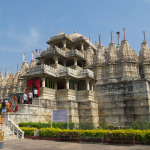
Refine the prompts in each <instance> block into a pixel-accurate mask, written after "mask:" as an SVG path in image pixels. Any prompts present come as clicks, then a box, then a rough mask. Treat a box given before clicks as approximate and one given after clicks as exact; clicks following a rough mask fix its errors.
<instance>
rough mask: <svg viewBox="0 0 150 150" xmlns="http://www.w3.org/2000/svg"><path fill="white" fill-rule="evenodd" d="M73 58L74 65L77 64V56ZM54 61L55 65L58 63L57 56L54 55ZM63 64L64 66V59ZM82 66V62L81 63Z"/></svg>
mask: <svg viewBox="0 0 150 150" xmlns="http://www.w3.org/2000/svg"><path fill="white" fill-rule="evenodd" d="M73 60H74V66H77V61H78V58H76V57H75V58H73ZM54 61H55V65H57V64H58V56H55V57H54ZM64 66H65V67H66V61H65V60H64ZM82 66H83V64H82Z"/></svg>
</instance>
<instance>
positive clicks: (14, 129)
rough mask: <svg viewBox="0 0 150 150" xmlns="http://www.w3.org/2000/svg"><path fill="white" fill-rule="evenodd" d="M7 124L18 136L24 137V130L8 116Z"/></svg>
mask: <svg viewBox="0 0 150 150" xmlns="http://www.w3.org/2000/svg"><path fill="white" fill-rule="evenodd" d="M8 125H9V127H10V129H11V130H12V131H13V133H14V134H15V135H17V137H18V138H22V139H24V131H22V130H21V129H20V128H19V127H18V126H17V125H16V124H15V123H14V122H13V120H11V119H10V118H8Z"/></svg>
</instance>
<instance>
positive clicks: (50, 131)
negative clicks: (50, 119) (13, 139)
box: [38, 128, 62, 138]
mask: <svg viewBox="0 0 150 150" xmlns="http://www.w3.org/2000/svg"><path fill="white" fill-rule="evenodd" d="M61 131H62V130H61V129H55V128H41V129H39V132H38V133H39V136H40V137H54V138H56V137H58V134H59V133H60V132H61Z"/></svg>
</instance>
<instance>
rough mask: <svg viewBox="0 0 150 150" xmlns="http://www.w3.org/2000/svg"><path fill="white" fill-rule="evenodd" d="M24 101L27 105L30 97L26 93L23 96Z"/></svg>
mask: <svg viewBox="0 0 150 150" xmlns="http://www.w3.org/2000/svg"><path fill="white" fill-rule="evenodd" d="M23 100H24V104H27V101H28V96H27V94H26V93H24V94H23Z"/></svg>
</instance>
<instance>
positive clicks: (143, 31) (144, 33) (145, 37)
mask: <svg viewBox="0 0 150 150" xmlns="http://www.w3.org/2000/svg"><path fill="white" fill-rule="evenodd" d="M143 35H144V41H145V42H146V37H145V31H143Z"/></svg>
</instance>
